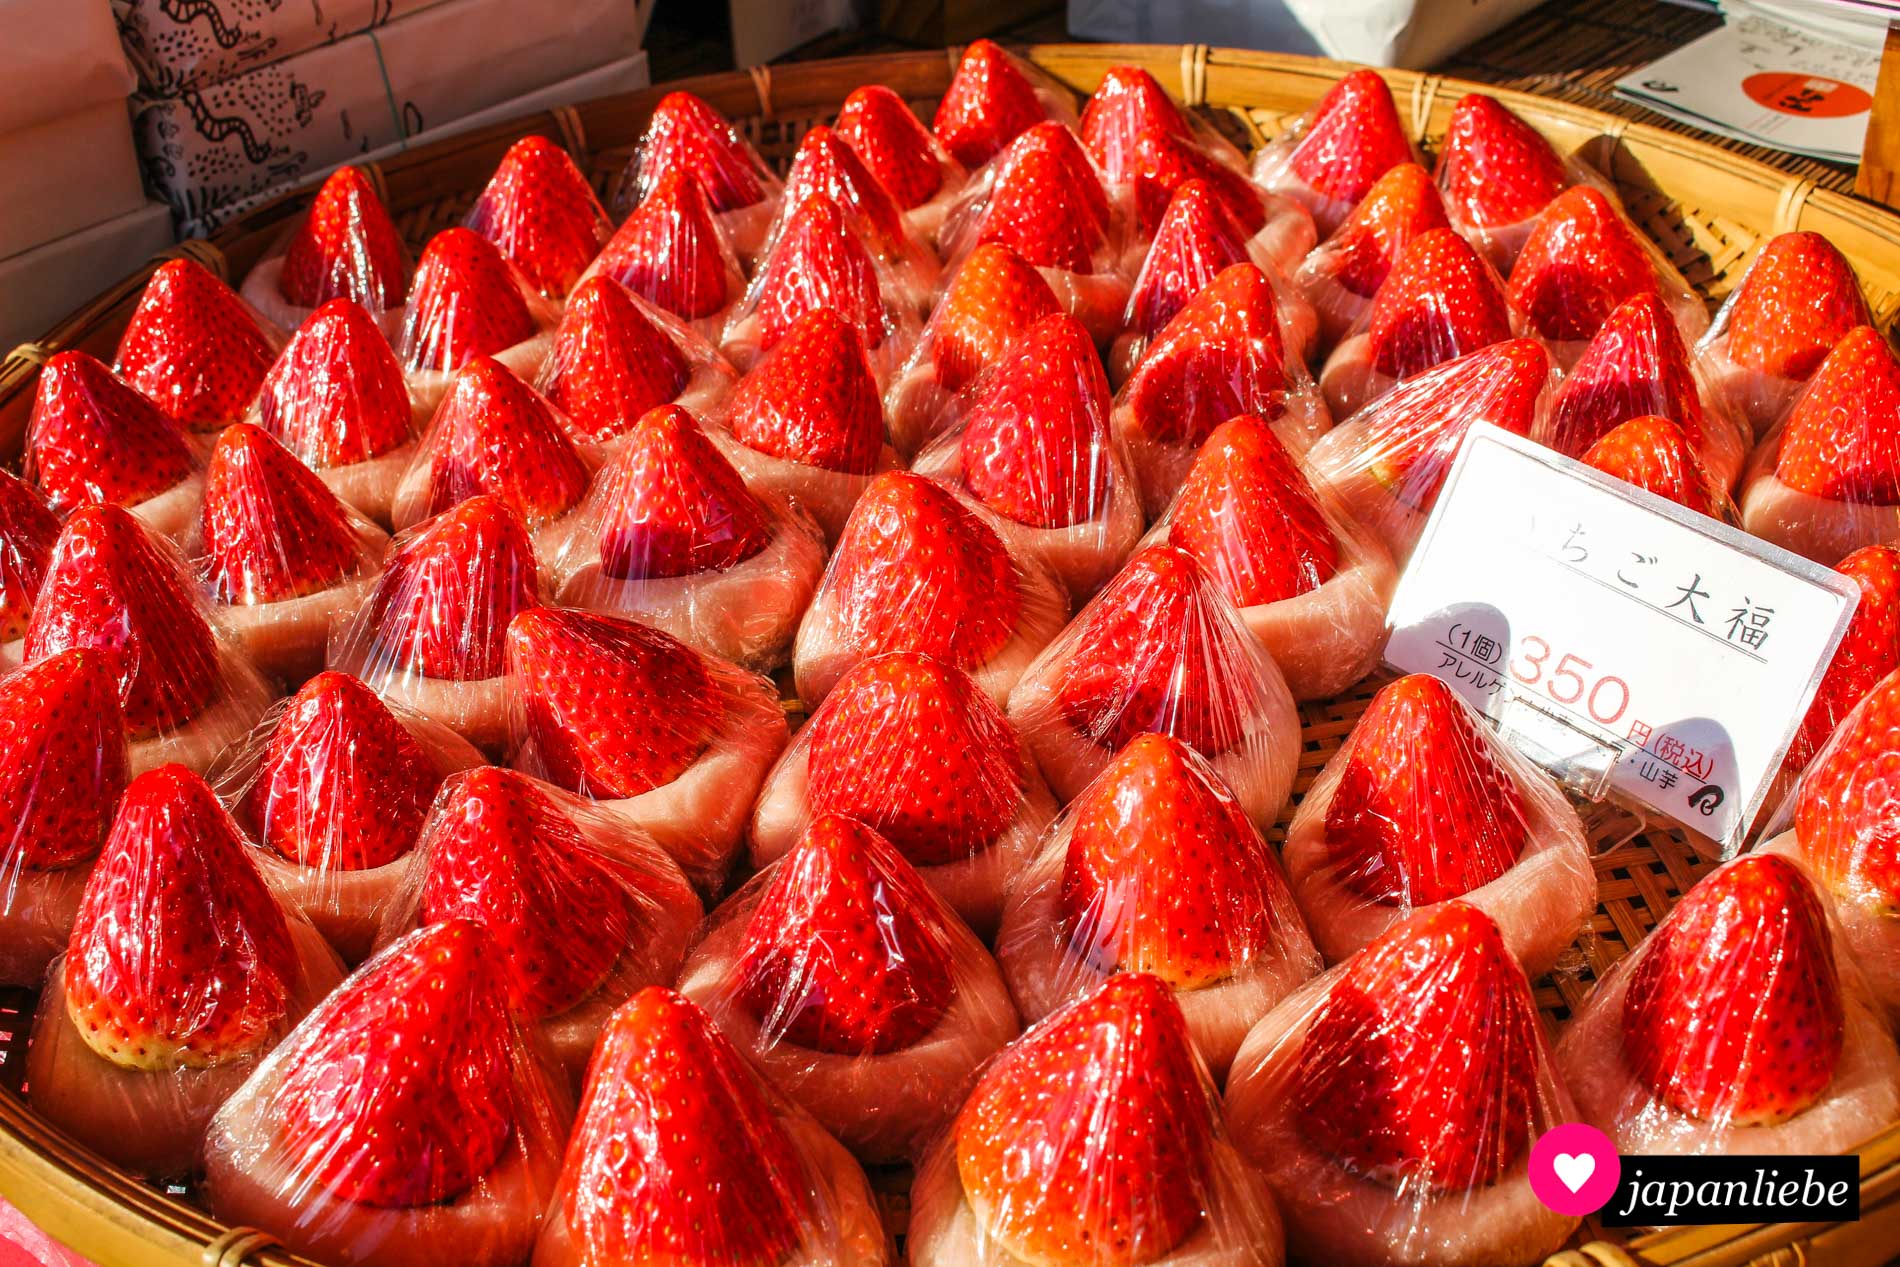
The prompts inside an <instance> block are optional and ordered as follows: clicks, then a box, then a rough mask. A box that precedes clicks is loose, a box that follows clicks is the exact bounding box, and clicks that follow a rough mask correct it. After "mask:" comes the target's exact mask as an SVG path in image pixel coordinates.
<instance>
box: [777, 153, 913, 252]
mask: <svg viewBox="0 0 1900 1267" xmlns="http://www.w3.org/2000/svg"><path fill="white" fill-rule="evenodd" d="M814 196H823V197H825V198H829V199H830V200H831V201H833V202H835V203H837V204H838V208H839V210H841V211H843V212H844V213H845V215H846V217H847V218H849V219H850V220H851V222H852V226H853V229H854V231H855V232H857V233H858V234H860V235H861V236H862V237H863V239H864V240H865V242H866V243H867V244H874V245H875V246H876V249H877V251H878V252H879V253H880V254H884V255H890V254H894V253H896V252H897V251H899V250H900V249H902V247H903V245H904V243H905V240H906V234H905V232H904V216H903V212H901V211H900V210H898V206H897V203H896V202H895V201H894V200H893V199H892V197H891V193H890V190H888V189H886V188H884V185H883V183H882V182H881V181H879V180H878V178H877V177H875V176H873V175H872V174H871V172H870V170H869V169H868V168H867V167H865V165H864V161H863V160H862V159H860V158H859V157H858V156H857V154H856V153H854V152H853V151H852V149H851V147H850V146H849V145H847V144H846V143H845V139H844V138H843V137H842V136H840V135H839V134H838V133H836V132H834V131H832V130H831V129H830V128H828V127H826V126H825V125H824V124H822V123H821V124H819V125H818V126H817V127H815V128H813V129H811V131H809V132H807V133H805V136H804V138H803V139H802V140H800V141H799V143H798V152H797V153H796V154H794V155H793V156H792V169H791V170H790V171H789V172H787V173H786V174H785V203H786V205H787V206H791V207H797V206H802V205H803V204H804V202H805V200H806V199H807V198H811V197H814Z"/></svg>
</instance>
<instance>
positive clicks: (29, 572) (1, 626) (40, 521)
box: [0, 471, 59, 642]
mask: <svg viewBox="0 0 1900 1267" xmlns="http://www.w3.org/2000/svg"><path fill="white" fill-rule="evenodd" d="M57 540H59V520H58V518H56V517H55V516H54V514H53V512H52V510H51V509H50V508H49V507H48V506H47V504H46V499H45V498H44V497H41V496H40V495H39V493H38V492H36V491H35V490H34V489H33V487H32V486H31V485H29V484H25V483H22V482H21V481H20V480H19V479H17V478H15V477H14V476H12V475H8V474H7V473H6V472H4V471H0V641H6V642H11V641H13V640H14V639H16V638H22V637H25V636H26V622H27V618H28V617H30V616H31V615H32V614H33V602H34V600H35V599H37V598H38V597H39V594H40V584H41V582H43V581H44V580H45V579H46V565H47V563H48V562H49V561H50V560H51V559H52V557H53V543H54V542H55V541H57Z"/></svg>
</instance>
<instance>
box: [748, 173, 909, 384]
mask: <svg viewBox="0 0 1900 1267" xmlns="http://www.w3.org/2000/svg"><path fill="white" fill-rule="evenodd" d="M796 205H797V210H796V211H795V212H794V213H793V214H792V215H791V216H790V218H788V219H787V220H786V222H785V224H784V226H783V227H782V228H781V229H780V230H779V233H778V237H777V238H776V239H774V241H773V243H772V251H771V254H770V255H768V256H767V257H766V259H765V261H764V263H763V264H762V265H761V266H760V269H759V276H758V279H757V280H756V281H755V282H754V283H753V292H752V293H753V295H754V297H755V299H756V302H757V305H758V307H757V312H758V319H759V347H760V348H761V349H764V350H768V351H769V350H770V349H771V348H772V347H773V346H775V345H776V344H777V343H778V341H779V340H780V339H783V338H784V337H785V336H786V335H788V334H790V333H791V331H792V327H793V326H794V325H795V324H796V323H797V321H798V319H799V318H800V317H803V316H805V315H806V314H808V313H812V312H817V311H819V310H821V309H822V310H825V311H828V312H831V313H833V314H834V315H836V316H838V317H840V318H842V319H843V320H845V321H847V322H849V323H850V324H851V325H852V326H853V327H854V328H855V329H856V330H857V332H858V334H859V336H860V337H862V338H863V340H864V345H865V346H866V347H867V348H876V347H878V346H879V345H880V344H882V343H883V342H884V315H885V314H884V298H883V295H882V293H881V292H880V291H879V290H878V280H877V266H876V264H874V263H873V262H872V259H871V254H870V252H869V251H867V250H866V249H865V247H864V243H862V242H860V241H859V240H858V238H857V236H856V235H855V234H854V233H853V232H852V230H851V223H850V220H849V219H848V218H847V217H846V215H845V213H844V210H843V209H842V208H840V207H839V206H838V204H837V203H835V202H833V201H831V199H829V198H826V197H824V196H823V195H821V194H813V195H812V196H811V197H810V198H807V199H806V200H805V201H804V202H802V203H798V204H796Z"/></svg>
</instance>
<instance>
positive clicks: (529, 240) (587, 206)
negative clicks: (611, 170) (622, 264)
mask: <svg viewBox="0 0 1900 1267" xmlns="http://www.w3.org/2000/svg"><path fill="white" fill-rule="evenodd" d="M463 223H464V224H466V225H467V226H468V227H469V228H471V229H473V230H475V232H477V233H479V234H481V235H482V236H483V237H485V238H487V239H488V240H489V241H490V242H493V243H494V244H495V245H496V246H497V247H499V248H500V249H501V253H502V254H503V255H505V256H507V257H508V259H509V260H510V261H511V262H512V263H513V264H514V266H515V267H516V268H518V269H520V270H521V272H522V274H523V275H524V276H525V277H526V278H527V279H528V284H529V285H531V286H533V287H534V288H535V289H536V290H538V291H540V292H541V293H542V294H543V295H545V296H547V297H548V298H549V299H562V298H565V297H566V295H567V292H568V291H570V290H572V289H574V284H575V283H576V282H578V281H579V280H580V278H581V274H582V273H583V272H585V271H586V270H587V266H588V265H589V264H591V263H592V262H593V260H594V257H595V256H596V255H598V254H600V248H601V247H603V246H605V245H607V239H608V238H610V237H612V236H613V230H614V226H613V221H611V220H609V219H608V218H607V212H606V210H605V209H604V208H602V207H601V205H600V199H599V198H597V197H595V196H594V187H593V186H592V185H590V184H588V183H587V177H586V176H584V175H582V174H581V169H580V168H578V167H576V166H575V165H574V160H573V159H572V158H570V157H568V153H567V151H566V150H564V149H562V148H561V147H560V146H558V145H556V144H555V143H554V142H553V141H550V140H548V139H547V138H546V137H544V136H524V137H522V138H521V139H520V140H519V141H516V142H515V143H514V144H513V145H511V146H509V147H508V152H507V153H506V154H504V155H502V156H501V163H500V165H499V166H497V167H496V168H495V174H494V175H493V176H492V177H490V178H489V181H488V184H487V185H485V186H483V187H482V192H481V193H480V194H479V195H477V196H476V199H475V205H474V206H473V207H470V208H469V211H468V216H467V217H466V218H465V219H464V220H463Z"/></svg>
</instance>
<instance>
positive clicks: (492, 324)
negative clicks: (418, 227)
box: [402, 228, 535, 374]
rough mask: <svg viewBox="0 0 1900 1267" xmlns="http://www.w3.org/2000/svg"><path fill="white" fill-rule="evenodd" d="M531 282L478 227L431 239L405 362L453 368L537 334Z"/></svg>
mask: <svg viewBox="0 0 1900 1267" xmlns="http://www.w3.org/2000/svg"><path fill="white" fill-rule="evenodd" d="M523 286H524V283H523V281H522V279H521V275H520V274H519V273H517V272H516V271H515V269H514V266H513V265H511V264H510V263H508V261H507V260H505V259H503V258H502V254H501V252H500V251H498V250H497V249H495V245H494V243H492V242H490V241H489V240H488V239H487V238H484V237H481V236H479V235H478V234H476V233H475V232H474V231H473V230H471V229H463V228H454V229H444V230H442V232H440V233H438V234H436V235H435V236H434V237H432V238H430V239H429V245H427V246H426V247H424V248H423V249H422V262H421V263H419V264H417V265H416V279H415V282H414V283H413V284H412V285H411V286H410V287H409V311H408V313H407V315H405V316H404V318H403V323H402V359H403V364H404V365H406V366H408V367H409V368H410V369H412V370H430V371H433V372H435V373H439V374H453V373H454V372H455V371H456V370H458V369H460V368H462V363H463V362H464V361H467V360H468V359H469V358H470V357H476V356H493V355H494V354H495V353H497V352H500V351H503V350H504V349H507V348H511V347H513V346H514V345H515V344H517V343H520V342H522V341H523V340H525V339H531V338H533V337H534V333H535V319H534V314H533V313H532V312H531V311H529V309H528V302H527V299H526V298H525V297H524V295H523Z"/></svg>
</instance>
